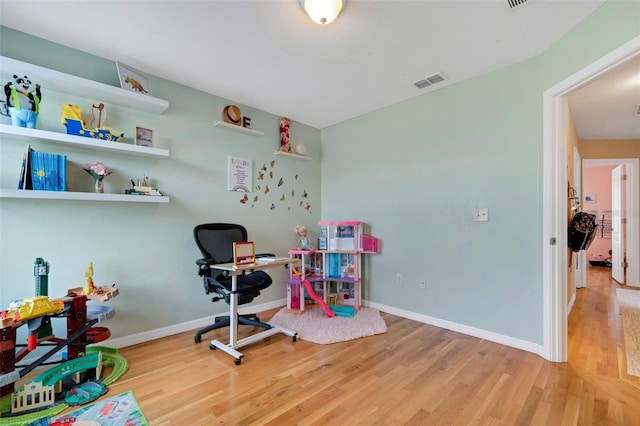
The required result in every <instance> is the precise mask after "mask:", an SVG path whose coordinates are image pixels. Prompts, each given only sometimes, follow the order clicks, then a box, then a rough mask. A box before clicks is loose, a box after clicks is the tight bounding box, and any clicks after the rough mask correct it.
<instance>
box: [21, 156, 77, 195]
mask: <svg viewBox="0 0 640 426" xmlns="http://www.w3.org/2000/svg"><path fill="white" fill-rule="evenodd" d="M26 161H27V165H26V166H25V169H27V170H28V171H27V170H25V179H29V180H30V185H29V183H28V182H25V184H24V185H23V187H24V188H25V189H33V190H36V191H66V190H67V156H66V155H61V154H52V153H49V152H39V151H34V150H30V151H29V154H28V157H27V159H26ZM29 186H30V187H29Z"/></svg>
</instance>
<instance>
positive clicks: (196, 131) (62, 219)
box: [0, 27, 321, 337]
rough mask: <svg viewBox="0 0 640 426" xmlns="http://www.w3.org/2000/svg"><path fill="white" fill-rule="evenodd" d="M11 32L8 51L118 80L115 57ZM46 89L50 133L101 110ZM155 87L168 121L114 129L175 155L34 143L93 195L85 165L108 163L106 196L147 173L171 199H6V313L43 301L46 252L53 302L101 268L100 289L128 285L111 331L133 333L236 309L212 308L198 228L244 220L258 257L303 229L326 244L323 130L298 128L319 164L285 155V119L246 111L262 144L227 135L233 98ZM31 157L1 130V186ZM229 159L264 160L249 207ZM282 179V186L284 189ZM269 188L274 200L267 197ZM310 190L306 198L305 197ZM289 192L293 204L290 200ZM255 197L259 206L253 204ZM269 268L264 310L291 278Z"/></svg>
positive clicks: (119, 123)
mask: <svg viewBox="0 0 640 426" xmlns="http://www.w3.org/2000/svg"><path fill="white" fill-rule="evenodd" d="M0 30H1V32H0V38H1V40H2V45H1V49H0V53H1V54H2V55H3V56H9V57H13V58H15V59H18V60H23V61H25V62H30V63H35V64H37V65H41V66H44V67H48V68H53V69H58V70H60V71H63V72H67V73H70V74H75V75H79V76H83V77H87V78H91V79H96V80H98V81H101V82H105V83H107V84H112V85H117V84H118V78H117V71H116V67H115V64H114V63H113V62H111V61H107V60H105V59H101V58H96V57H95V56H91V55H88V54H85V53H82V52H78V51H76V50H72V49H69V48H66V47H63V46H60V45H56V44H54V43H50V42H48V41H45V40H41V39H37V38H35V37H32V36H30V35H27V34H23V33H19V32H16V31H14V30H11V29H9V28H6V27H2V28H0ZM25 47H27V48H25ZM10 73H11V70H2V79H3V81H4V82H6V81H8V80H7V79H8V78H9V77H8V76H6V75H5V74H10ZM39 83H40V84H41V85H42V90H43V100H42V104H41V113H40V117H39V118H38V128H39V129H43V130H50V131H56V132H61V133H64V132H65V129H64V127H63V126H62V125H61V124H60V116H61V105H62V104H63V103H74V104H77V105H79V106H81V108H82V111H83V112H84V113H85V118H86V119H87V121H89V120H90V119H91V104H92V103H98V102H100V101H101V100H100V99H90V98H86V99H83V98H76V97H73V96H68V95H65V94H61V93H55V92H52V91H50V90H47V82H46V81H40V82H39ZM150 85H151V89H152V91H153V95H154V96H155V97H158V98H162V99H166V100H168V101H169V105H170V106H169V109H168V110H167V111H166V112H165V113H164V114H161V115H155V114H151V113H145V112H139V111H134V110H131V109H128V108H123V107H118V106H113V105H107V107H106V113H107V114H106V124H107V125H108V126H110V127H113V128H114V129H116V130H118V131H121V132H124V133H125V138H126V139H125V142H126V143H132V135H133V129H134V128H135V126H142V127H146V128H151V129H153V131H154V138H155V143H156V146H157V147H159V148H164V149H168V150H169V151H170V157H169V158H166V159H159V160H158V159H148V158H144V157H135V156H127V155H121V154H117V153H105V152H97V151H86V150H82V149H72V148H69V149H61V148H60V147H56V146H51V145H46V144H44V143H40V142H33V143H32V146H33V147H34V148H35V149H36V150H39V151H46V152H57V153H66V154H67V156H68V190H70V191H91V189H92V180H91V177H90V176H89V175H88V174H87V173H85V172H84V171H83V170H82V166H83V165H84V164H85V163H87V162H90V161H102V162H104V163H105V164H106V165H108V166H110V167H112V168H113V169H114V170H115V173H114V174H112V175H111V176H108V177H107V178H106V179H105V192H111V193H122V192H123V191H124V189H125V188H126V187H127V186H128V182H129V179H131V178H136V177H137V176H140V175H142V174H143V173H144V174H147V175H149V176H150V178H151V179H152V180H153V182H154V183H155V184H157V185H158V187H159V188H160V189H161V190H162V191H164V192H165V193H166V195H168V196H170V197H171V203H170V204H146V203H145V204H136V203H121V202H95V201H48V200H24V199H7V198H2V199H0V307H7V306H8V304H9V302H10V301H11V300H14V299H23V298H26V297H31V296H33V291H34V290H33V261H34V259H35V258H36V257H42V258H44V259H45V260H47V261H48V262H49V263H50V265H51V272H50V274H49V295H50V296H51V297H60V296H63V295H64V294H66V291H67V289H69V288H73V287H77V286H82V285H84V273H85V271H86V269H87V266H88V264H89V262H93V265H94V272H95V274H94V281H95V282H96V284H98V285H110V284H111V283H117V284H118V287H119V288H120V296H119V297H117V298H115V299H113V300H112V301H110V302H108V304H109V305H110V306H113V307H114V308H115V311H116V316H115V318H113V319H112V320H109V322H108V323H105V326H107V327H109V329H110V330H111V333H112V336H113V337H123V336H128V335H132V334H135V333H140V332H144V331H149V330H154V329H157V328H161V327H168V326H172V325H175V324H180V323H183V322H187V321H191V320H198V319H201V318H204V317H207V316H213V315H214V314H219V313H221V312H225V311H227V310H228V307H227V305H226V304H225V303H224V302H220V303H216V304H212V303H211V302H210V296H207V295H205V294H204V290H203V288H202V281H201V279H200V278H199V277H198V276H197V268H196V265H195V260H196V258H198V257H199V256H200V253H199V251H198V250H197V247H196V245H195V243H194V241H193V236H192V230H193V227H194V226H195V225H197V224H200V223H206V222H233V223H240V224H243V225H245V226H246V227H247V229H248V231H249V238H250V239H252V240H254V241H255V243H256V250H257V251H259V252H265V251H268V252H275V253H276V254H278V255H282V256H286V255H287V251H288V250H289V249H291V248H294V247H295V244H296V241H297V236H296V235H295V233H294V229H295V226H296V225H306V226H307V227H308V228H309V231H310V236H311V237H312V238H314V239H315V238H316V237H317V233H318V231H317V228H318V226H317V223H318V221H319V220H320V211H321V205H320V202H321V199H320V131H319V130H318V129H314V128H311V127H308V126H304V125H302V124H300V123H296V122H293V123H292V125H291V137H292V139H293V140H294V141H302V142H304V143H305V145H306V147H307V152H308V155H309V156H310V157H311V158H312V161H302V160H298V159H292V158H286V157H282V156H275V155H274V152H275V151H276V150H277V149H278V148H279V145H280V144H279V141H280V139H279V138H280V133H279V119H280V117H278V116H275V115H273V114H268V113H266V112H263V111H259V110H256V109H253V108H251V107H250V106H245V105H240V107H241V108H242V111H243V113H244V114H245V115H247V116H249V117H251V118H252V122H251V123H252V128H254V129H257V130H262V131H264V132H265V135H264V136H262V137H255V136H252V135H247V134H242V133H238V132H234V131H229V130H226V129H220V128H217V127H214V126H213V122H214V121H215V120H217V119H218V109H219V108H220V107H223V106H224V105H228V104H230V103H234V102H233V100H227V99H222V98H219V97H216V96H211V95H208V94H205V93H203V92H199V91H197V90H194V89H190V88H188V87H184V86H181V85H178V84H175V83H172V82H169V81H165V80H162V79H159V78H155V77H153V76H151V77H150ZM24 150H25V143H23V142H19V141H15V140H12V138H11V137H7V136H6V135H2V141H1V143H0V187H1V188H15V187H16V183H17V179H18V173H19V168H20V163H21V159H22V153H23V152H24ZM228 156H235V157H240V158H246V159H251V160H253V169H254V170H253V172H254V186H258V185H260V187H261V189H260V190H255V191H254V192H253V193H250V194H248V195H249V201H248V202H246V203H244V204H243V203H241V202H240V200H241V199H242V197H243V195H244V193H239V192H229V191H227V157H228ZM271 162H274V163H273V165H272V164H271ZM263 166H265V167H266V169H267V171H266V173H265V174H264V176H265V177H264V180H259V179H258V172H259V169H261V168H262V167H263ZM270 172H272V173H273V177H271V175H270ZM296 175H297V176H298V178H297V179H296V177H295V176H296ZM280 178H282V179H283V185H282V186H278V182H279V179H280ZM267 185H268V186H269V187H270V191H269V193H265V189H266V186H267ZM292 191H294V195H293V196H292V195H291V194H292ZM305 192H306V193H307V197H306V198H303V194H304V193H305ZM283 195H284V197H285V200H284V201H282V200H281V199H280V198H281V197H282V196H283ZM255 196H258V201H257V202H253V199H254V197H255ZM300 203H303V204H302V205H300ZM307 203H308V204H309V205H310V207H309V209H307V208H306V207H307ZM272 205H273V209H272ZM270 273H271V275H272V277H273V278H274V284H273V285H272V286H271V287H270V288H269V289H267V290H265V291H264V292H263V295H262V296H261V297H260V298H258V299H256V300H255V301H254V302H253V303H254V304H257V303H260V304H262V303H269V302H276V301H282V300H283V299H284V298H285V297H286V286H285V282H286V278H287V276H288V275H287V274H286V271H285V270H284V268H282V269H277V270H273V271H270ZM62 327H64V324H62Z"/></svg>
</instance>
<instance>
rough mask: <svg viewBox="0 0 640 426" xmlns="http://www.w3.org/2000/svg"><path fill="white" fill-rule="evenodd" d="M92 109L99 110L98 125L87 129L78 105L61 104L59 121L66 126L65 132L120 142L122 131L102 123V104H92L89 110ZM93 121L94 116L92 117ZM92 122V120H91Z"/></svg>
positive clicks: (122, 135)
mask: <svg viewBox="0 0 640 426" xmlns="http://www.w3.org/2000/svg"><path fill="white" fill-rule="evenodd" d="M94 109H98V110H99V114H98V127H97V128H95V129H87V128H86V127H85V122H84V120H82V113H81V111H80V107H79V106H78V105H72V104H65V105H62V118H61V122H62V124H64V125H65V126H66V127H67V134H69V135H75V136H83V137H86V138H94V139H102V140H106V141H111V142H122V139H123V138H124V133H120V134H118V132H116V131H115V130H113V129H112V128H111V127H108V126H105V125H104V122H103V121H104V116H103V114H105V111H104V104H100V105H98V106H95V105H93V107H92V109H91V112H92V114H93V113H94ZM94 121H95V118H94ZM92 123H93V121H92Z"/></svg>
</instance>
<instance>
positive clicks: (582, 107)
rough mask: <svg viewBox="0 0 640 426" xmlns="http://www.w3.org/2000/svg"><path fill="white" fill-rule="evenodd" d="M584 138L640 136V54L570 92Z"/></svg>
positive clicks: (572, 106) (573, 115)
mask: <svg viewBox="0 0 640 426" xmlns="http://www.w3.org/2000/svg"><path fill="white" fill-rule="evenodd" d="M568 99H569V110H570V111H571V117H572V118H573V122H574V125H575V127H576V132H577V133H578V137H579V138H580V139H640V55H636V56H635V58H632V59H629V60H627V61H626V62H624V63H622V64H620V65H618V66H617V67H616V68H614V69H613V70H611V71H609V72H608V73H606V74H604V75H602V76H600V77H599V78H597V79H595V80H593V81H591V82H589V83H588V84H587V85H586V86H584V87H581V88H579V89H577V90H575V91H574V92H573V93H571V94H569V96H568Z"/></svg>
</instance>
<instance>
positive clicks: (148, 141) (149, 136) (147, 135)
mask: <svg viewBox="0 0 640 426" xmlns="http://www.w3.org/2000/svg"><path fill="white" fill-rule="evenodd" d="M136 145H138V146H146V147H148V148H153V130H151V129H145V128H144V127H138V126H136Z"/></svg>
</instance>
